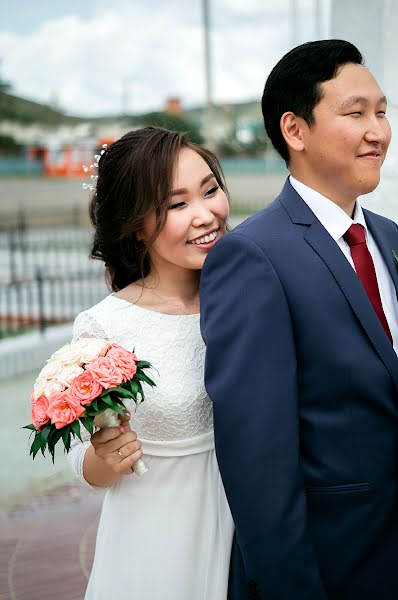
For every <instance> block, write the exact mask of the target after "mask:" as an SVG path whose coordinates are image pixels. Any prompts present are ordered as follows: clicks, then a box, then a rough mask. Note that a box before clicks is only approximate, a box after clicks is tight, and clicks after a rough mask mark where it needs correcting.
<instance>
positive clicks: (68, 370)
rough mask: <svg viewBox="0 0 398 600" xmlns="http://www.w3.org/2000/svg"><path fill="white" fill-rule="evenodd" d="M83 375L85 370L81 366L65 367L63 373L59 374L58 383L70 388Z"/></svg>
mask: <svg viewBox="0 0 398 600" xmlns="http://www.w3.org/2000/svg"><path fill="white" fill-rule="evenodd" d="M82 373H84V369H82V367H79V365H69V366H68V367H64V368H63V369H62V371H61V372H60V373H58V375H57V377H56V381H57V382H59V383H61V384H62V385H63V386H65V387H68V386H69V385H70V384H71V383H72V381H73V380H74V379H75V377H79V375H81V374H82Z"/></svg>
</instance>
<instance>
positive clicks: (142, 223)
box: [68, 127, 233, 600]
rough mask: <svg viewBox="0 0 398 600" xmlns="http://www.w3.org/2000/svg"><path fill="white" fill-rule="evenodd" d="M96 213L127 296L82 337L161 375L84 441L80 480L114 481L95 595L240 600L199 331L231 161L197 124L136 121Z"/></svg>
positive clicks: (110, 156) (90, 315)
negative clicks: (231, 599)
mask: <svg viewBox="0 0 398 600" xmlns="http://www.w3.org/2000/svg"><path fill="white" fill-rule="evenodd" d="M90 214H91V219H92V222H93V225H94V243H93V249H92V256H93V257H94V258H98V259H100V260H103V261H104V262H105V265H106V271H107V277H108V281H109V284H110V286H111V288H112V290H113V293H111V294H110V295H109V296H107V297H106V298H105V299H104V300H102V301H101V302H100V303H99V304H97V305H95V306H93V307H92V308H90V309H89V310H87V311H85V312H83V313H81V314H80V315H78V317H77V318H76V321H75V325H74V341H76V340H77V339H79V338H81V337H100V338H107V339H109V340H110V341H112V342H116V343H118V344H120V345H121V346H124V347H125V348H127V349H128V350H133V349H134V351H135V353H136V354H137V356H138V357H142V358H145V360H149V361H150V362H151V363H152V365H153V366H154V367H155V368H156V370H157V372H156V373H154V378H155V380H156V387H155V388H154V389H147V390H146V400H145V402H144V403H143V404H141V405H140V406H139V407H138V410H137V412H135V408H134V405H132V406H129V410H130V413H131V414H128V415H127V416H126V419H125V420H124V421H123V422H122V423H121V426H120V428H109V429H103V430H100V431H97V432H96V433H95V434H94V435H93V437H92V438H91V440H90V439H88V438H86V439H85V440H84V441H83V442H80V441H79V440H77V439H76V440H75V442H74V445H73V448H72V450H71V452H70V453H69V455H68V457H69V461H70V463H71V466H72V469H73V470H74V471H75V473H76V475H77V476H78V477H79V478H81V479H82V480H83V481H85V482H86V483H87V484H89V485H91V486H93V487H99V488H107V491H106V494H105V497H104V502H103V507H102V512H101V519H100V524H99V528H98V533H97V541H96V550H95V557H94V564H93V568H92V572H91V576H90V579H89V583H88V587H87V591H86V596H85V598H86V600H109V599H110V598H114V599H115V600H135V599H139V600H157V599H160V598H161V599H162V600H188V599H189V600H226V599H227V588H228V573H229V561H230V553H231V545H232V536H233V522H232V518H231V514H230V511H229V507H228V504H227V501H226V498H225V494H224V488H223V485H222V482H221V478H220V474H219V470H218V466H217V462H216V457H215V450H214V438H213V416H212V406H211V402H210V399H209V397H208V396H207V394H206V391H205V388H204V379H203V372H204V360H205V347H204V344H203V341H202V338H201V334H200V328H199V282H200V272H201V269H202V267H203V263H204V261H205V258H206V256H207V254H208V252H209V251H210V250H211V248H212V246H214V244H216V243H217V240H218V239H219V238H220V237H221V236H222V235H223V234H224V233H225V230H226V220H227V216H228V201H227V192H226V187H225V184H224V181H223V177H222V173H221V169H220V166H219V163H218V161H217V159H216V158H215V156H214V155H213V154H212V153H211V152H209V151H208V150H206V149H204V148H202V147H200V146H197V145H195V144H193V143H191V142H189V141H188V140H187V138H186V136H185V134H182V133H179V132H172V131H167V130H165V129H161V128H155V127H147V128H144V129H140V130H136V131H132V132H130V133H128V134H126V135H125V136H123V137H122V138H121V139H119V140H118V141H116V142H115V143H114V144H112V145H111V146H110V147H109V148H107V150H106V151H105V153H104V154H103V155H102V157H101V158H100V159H99V167H98V179H97V184H96V190H95V194H94V195H93V198H92V201H91V207H90ZM220 368H221V357H220ZM131 415H132V417H131ZM130 417H131V419H130ZM142 455H144V458H145V462H146V463H147V465H148V466H149V471H148V472H147V473H145V474H144V475H142V476H141V477H138V476H137V475H135V474H134V473H133V471H132V466H133V465H134V464H135V462H136V461H137V460H138V459H139V458H140V457H141V456H142Z"/></svg>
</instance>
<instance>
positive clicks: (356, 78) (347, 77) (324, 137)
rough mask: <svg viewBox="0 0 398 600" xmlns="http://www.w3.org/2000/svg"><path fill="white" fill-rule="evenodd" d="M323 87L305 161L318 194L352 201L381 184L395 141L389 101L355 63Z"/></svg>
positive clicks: (308, 132)
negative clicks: (388, 154)
mask: <svg viewBox="0 0 398 600" xmlns="http://www.w3.org/2000/svg"><path fill="white" fill-rule="evenodd" d="M321 87H322V92H323V97H322V99H321V100H320V102H319V103H318V104H317V105H316V107H315V108H314V111H313V114H314V118H315V124H313V125H312V126H311V127H309V128H308V129H307V130H306V133H305V136H306V138H305V146H306V147H305V152H306V161H307V162H308V166H309V168H310V170H311V172H312V173H315V177H316V179H317V180H318V181H317V182H316V184H317V185H316V188H317V189H318V191H320V192H321V193H323V194H324V195H326V196H328V197H330V198H331V199H334V200H335V201H339V200H341V201H343V202H344V201H350V200H352V199H355V198H356V197H357V196H359V195H362V194H367V193H369V192H371V191H372V190H374V189H375V187H376V186H377V185H378V183H379V180H380V167H381V165H382V164H383V161H384V158H385V155H386V152H387V148H388V145H389V143H390V139H391V130H390V125H389V123H388V120H387V118H386V99H385V97H384V94H383V92H382V90H381V89H380V87H379V85H378V84H377V82H376V80H375V79H374V77H373V76H372V75H371V73H370V72H369V71H368V70H367V69H366V68H365V67H363V66H362V65H357V64H353V63H349V64H346V65H344V66H343V67H342V68H341V70H340V72H339V73H338V75H337V76H336V77H335V78H334V79H331V80H329V81H326V82H324V83H323V84H321Z"/></svg>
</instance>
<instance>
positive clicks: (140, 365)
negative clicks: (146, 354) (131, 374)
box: [135, 360, 151, 369]
mask: <svg viewBox="0 0 398 600" xmlns="http://www.w3.org/2000/svg"><path fill="white" fill-rule="evenodd" d="M135 364H136V365H137V369H150V368H151V363H150V362H148V361H147V360H139V361H138V362H136V363H135Z"/></svg>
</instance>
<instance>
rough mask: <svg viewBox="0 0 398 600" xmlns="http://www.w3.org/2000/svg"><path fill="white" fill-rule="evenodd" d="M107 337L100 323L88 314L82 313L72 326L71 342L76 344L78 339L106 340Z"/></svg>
mask: <svg viewBox="0 0 398 600" xmlns="http://www.w3.org/2000/svg"><path fill="white" fill-rule="evenodd" d="M107 337H108V336H107V335H106V333H105V331H104V329H103V328H102V326H101V325H100V323H98V321H97V320H96V319H95V317H93V316H91V315H90V313H89V312H87V311H84V312H81V313H80V314H79V315H77V317H76V319H75V322H74V324H73V338H72V342H77V340H79V339H80V338H97V339H99V338H100V339H104V338H105V339H107Z"/></svg>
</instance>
